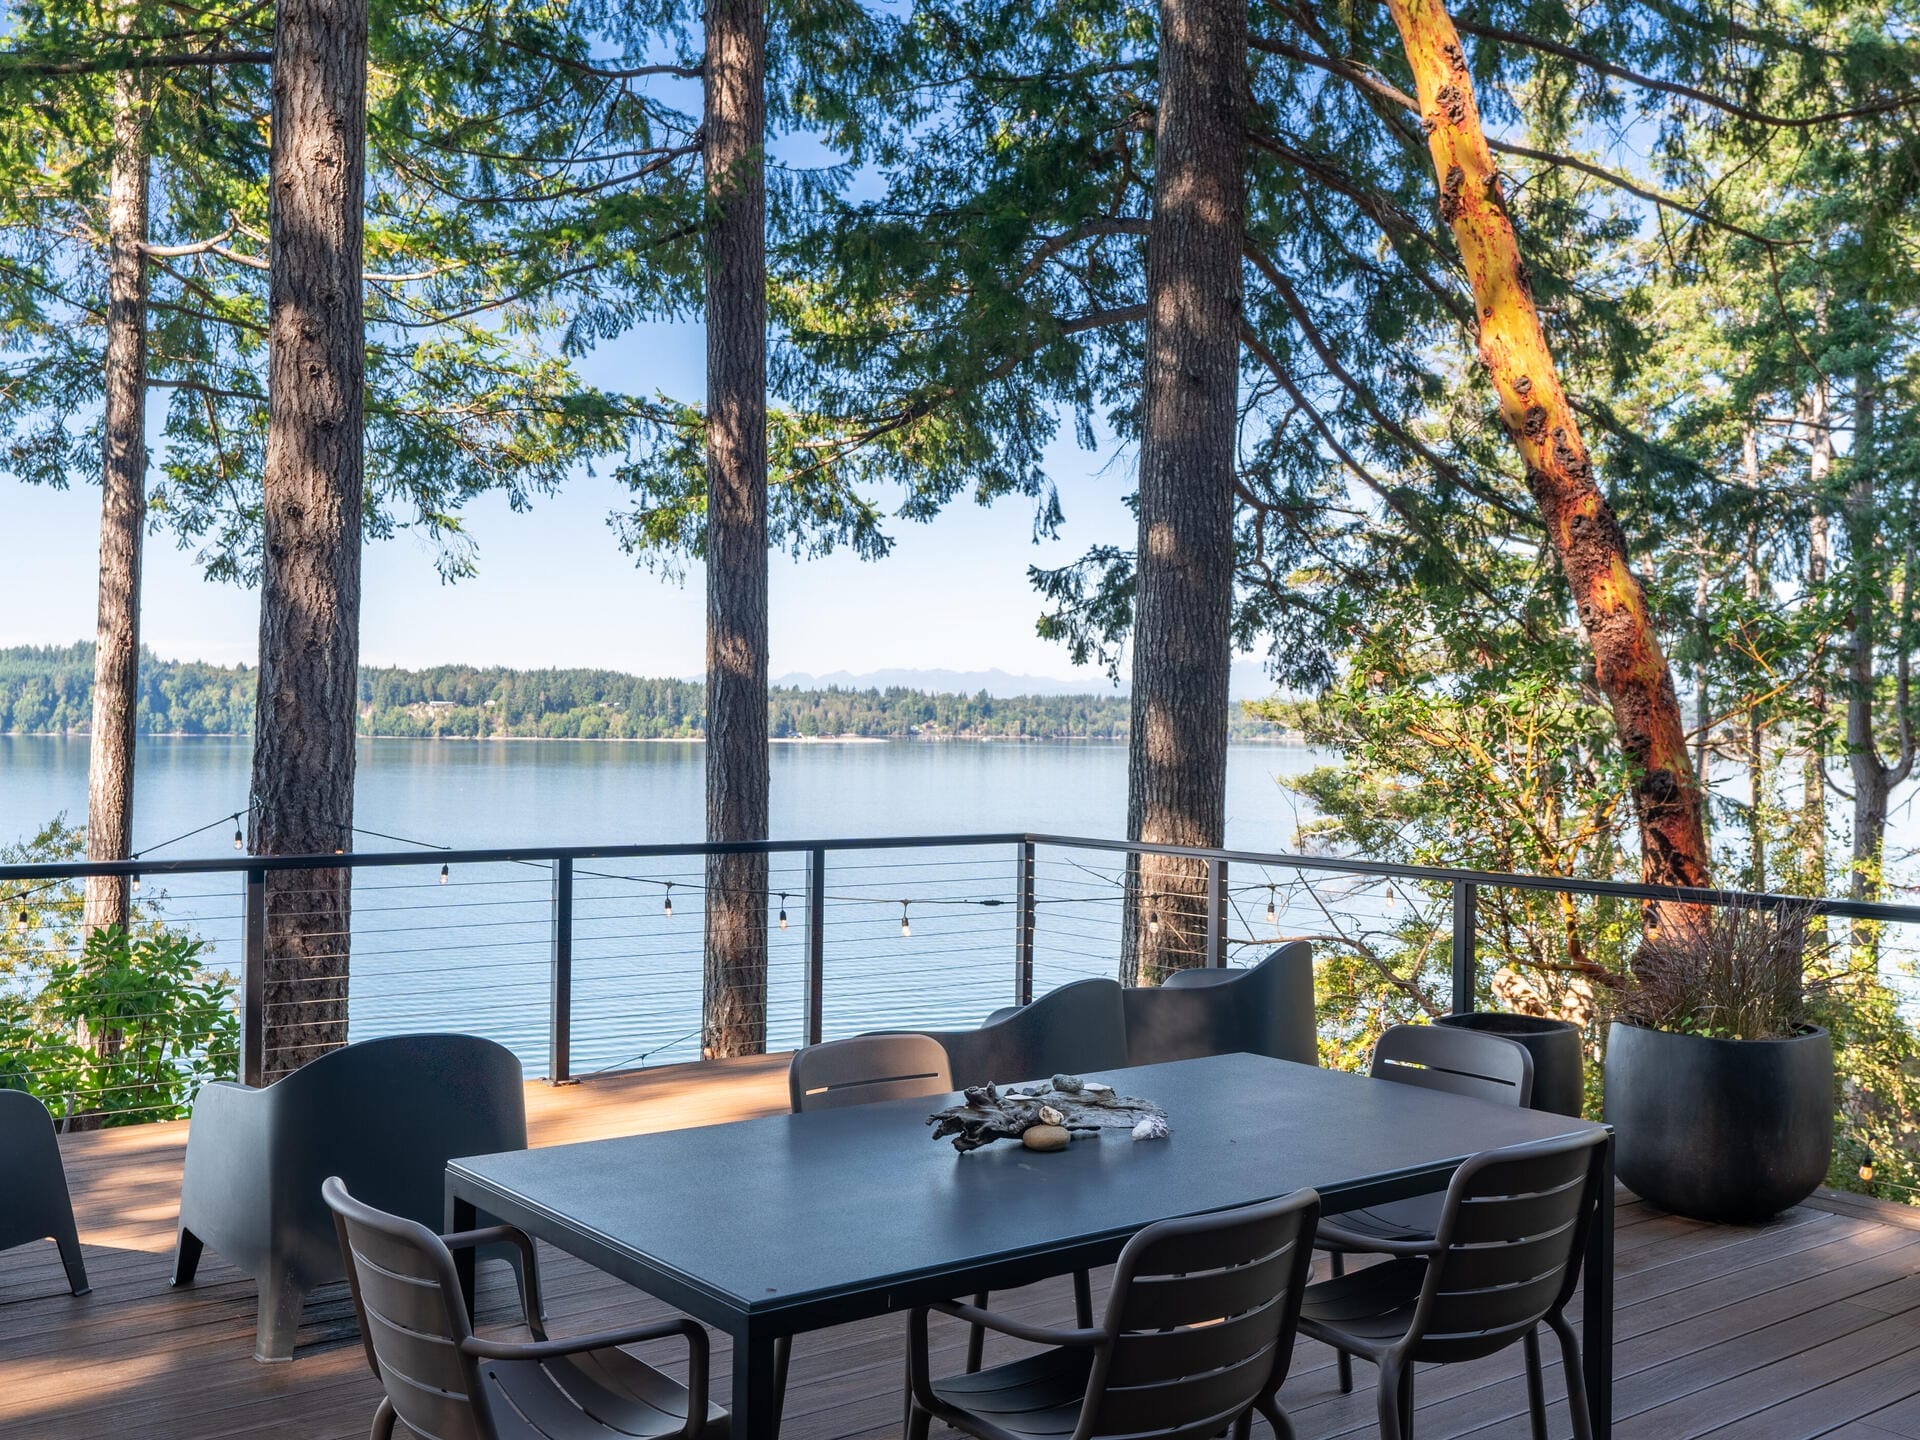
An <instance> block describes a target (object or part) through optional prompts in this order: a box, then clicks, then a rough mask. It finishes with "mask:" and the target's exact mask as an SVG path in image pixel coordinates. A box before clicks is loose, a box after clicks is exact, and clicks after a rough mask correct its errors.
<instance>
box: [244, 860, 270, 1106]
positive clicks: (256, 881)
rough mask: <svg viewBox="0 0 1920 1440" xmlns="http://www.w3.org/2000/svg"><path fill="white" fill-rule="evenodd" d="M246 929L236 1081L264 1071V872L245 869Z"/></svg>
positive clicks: (260, 1079)
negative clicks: (238, 1068)
mask: <svg viewBox="0 0 1920 1440" xmlns="http://www.w3.org/2000/svg"><path fill="white" fill-rule="evenodd" d="M246 907H247V932H246V940H245V944H244V945H243V947H242V949H241V956H240V1083H241V1084H242V1085H255V1086H257V1085H262V1084H264V1083H265V1076H266V1073H267V872H266V870H265V869H264V868H263V867H261V866H258V865H256V866H254V867H253V868H252V869H250V870H248V871H247V899H246Z"/></svg>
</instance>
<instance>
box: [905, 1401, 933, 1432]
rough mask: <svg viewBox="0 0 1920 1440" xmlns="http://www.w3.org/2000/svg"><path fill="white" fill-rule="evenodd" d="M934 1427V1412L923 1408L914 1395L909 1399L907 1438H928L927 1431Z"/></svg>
mask: <svg viewBox="0 0 1920 1440" xmlns="http://www.w3.org/2000/svg"><path fill="white" fill-rule="evenodd" d="M932 1428H933V1412H932V1411H931V1410H922V1409H921V1408H920V1407H919V1406H918V1405H917V1404H915V1403H914V1401H913V1399H912V1397H908V1400H907V1440H927V1432H928V1431H929V1430H931V1429H932Z"/></svg>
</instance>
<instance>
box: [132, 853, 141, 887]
mask: <svg viewBox="0 0 1920 1440" xmlns="http://www.w3.org/2000/svg"><path fill="white" fill-rule="evenodd" d="M133 858H134V859H136V860H138V859H139V858H140V857H139V856H138V855H136V856H134V857H133ZM133 893H134V894H136V895H138V894H139V893H140V877H139V876H138V875H136V876H134V877H133Z"/></svg>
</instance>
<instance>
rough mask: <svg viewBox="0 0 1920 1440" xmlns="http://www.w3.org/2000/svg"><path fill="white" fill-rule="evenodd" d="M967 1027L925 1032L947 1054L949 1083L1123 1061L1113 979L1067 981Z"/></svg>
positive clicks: (1123, 1030) (1121, 1005)
mask: <svg viewBox="0 0 1920 1440" xmlns="http://www.w3.org/2000/svg"><path fill="white" fill-rule="evenodd" d="M994 1014H995V1016H996V1017H997V1018H990V1019H989V1020H988V1021H987V1023H986V1024H984V1025H979V1026H976V1027H974V1028H973V1029H971V1030H936V1031H930V1032H928V1033H929V1034H931V1035H932V1037H933V1038H934V1039H935V1040H938V1041H939V1042H940V1044H941V1047H942V1048H943V1049H945V1050H946V1052H947V1065H948V1067H949V1069H950V1070H951V1072H952V1075H953V1084H954V1086H955V1087H956V1088H959V1089H965V1088H966V1087H967V1086H969V1085H986V1084H988V1083H997V1084H1001V1085H1006V1084H1011V1083H1016V1082H1019V1081H1025V1080H1045V1079H1047V1078H1049V1077H1050V1076H1053V1075H1059V1074H1063V1073H1064V1074H1068V1075H1089V1074H1094V1073H1097V1072H1098V1071H1101V1070H1118V1069H1120V1068H1121V1067H1122V1066H1124V1065H1126V1064H1128V1063H1129V1062H1128V1059H1127V1012H1126V1002H1125V1000H1124V999H1123V997H1122V993H1121V988H1120V985H1119V983H1118V982H1117V981H1113V980H1075V981H1072V982H1071V983H1069V984H1066V985H1062V986H1060V987H1059V988H1058V989H1056V990H1050V991H1048V992H1047V993H1046V994H1045V995H1042V996H1041V997H1040V998H1039V999H1037V1000H1035V1001H1034V1002H1033V1003H1032V1004H1031V1005H1022V1006H1020V1007H1018V1008H1017V1009H1005V1010H999V1011H995V1012H994Z"/></svg>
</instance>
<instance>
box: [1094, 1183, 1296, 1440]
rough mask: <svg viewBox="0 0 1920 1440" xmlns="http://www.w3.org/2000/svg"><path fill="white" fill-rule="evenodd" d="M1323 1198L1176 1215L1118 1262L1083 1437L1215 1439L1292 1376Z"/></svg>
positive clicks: (1145, 1232)
mask: <svg viewBox="0 0 1920 1440" xmlns="http://www.w3.org/2000/svg"><path fill="white" fill-rule="evenodd" d="M1319 1218H1320V1196H1319V1195H1318V1194H1317V1193H1316V1192H1314V1191H1312V1190H1296V1191H1295V1192H1294V1193H1293V1194H1291V1195H1287V1196H1283V1197H1281V1198H1280V1199H1278V1200H1272V1201H1268V1202H1266V1203H1264V1204H1260V1205H1248V1206H1245V1207H1242V1208H1239V1209H1234V1210H1224V1211H1219V1212H1217V1213H1215V1214H1211V1215H1197V1216H1193V1217H1191V1218H1187V1219H1181V1220H1164V1221H1161V1222H1160V1223H1158V1224H1156V1225H1150V1226H1148V1227H1147V1228H1146V1229H1145V1230H1142V1231H1141V1232H1140V1233H1139V1234H1137V1235H1135V1236H1134V1237H1133V1239H1132V1240H1131V1241H1129V1242H1128V1243H1127V1248H1126V1249H1125V1250H1123V1251H1122V1252H1121V1254H1120V1261H1119V1264H1118V1265H1117V1266H1116V1267H1115V1270H1114V1276H1113V1289H1112V1292H1111V1293H1110V1295H1109V1297H1108V1300H1107V1309H1106V1316H1105V1320H1104V1328H1105V1330H1106V1333H1107V1340H1106V1343H1105V1344H1103V1345H1102V1347H1101V1349H1100V1351H1099V1354H1098V1357H1097V1358H1096V1360H1095V1362H1094V1366H1093V1371H1092V1374H1091V1376H1090V1377H1089V1380H1088V1385H1087V1397H1086V1400H1085V1402H1084V1405H1083V1407H1082V1409H1081V1413H1080V1420H1079V1424H1078V1426H1077V1427H1076V1428H1075V1430H1074V1432H1073V1433H1074V1440H1096V1437H1100V1436H1110V1435H1129V1436H1141V1437H1145V1436H1151V1437H1154V1440H1206V1437H1211V1436H1214V1435H1217V1434H1219V1433H1221V1432H1222V1431H1224V1430H1225V1429H1226V1428H1227V1427H1228V1426H1229V1425H1230V1424H1231V1423H1232V1422H1233V1421H1234V1420H1235V1419H1237V1418H1238V1417H1239V1416H1240V1415H1241V1414H1243V1413H1244V1412H1245V1411H1246V1410H1247V1409H1248V1407H1250V1406H1252V1405H1255V1404H1263V1403H1266V1402H1269V1401H1271V1400H1272V1398H1273V1396H1274V1394H1275V1392H1276V1391H1278V1390H1279V1388H1280V1386H1281V1383H1282V1382H1283V1381H1285V1379H1286V1378H1287V1366H1288V1364H1289V1363H1290V1361H1291V1360H1292V1356H1293V1341H1294V1332H1295V1330H1296V1328H1297V1326H1298V1323H1299V1319H1300V1299H1301V1294H1302V1291H1303V1290H1304V1289H1305V1286H1306V1283H1307V1267H1308V1265H1309V1263H1310V1262H1311V1260H1312V1258H1313V1231H1314V1226H1315V1225H1316V1224H1317V1223H1318V1221H1319Z"/></svg>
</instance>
